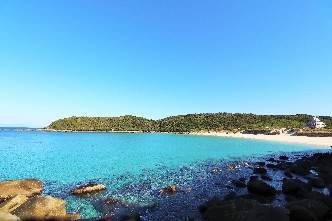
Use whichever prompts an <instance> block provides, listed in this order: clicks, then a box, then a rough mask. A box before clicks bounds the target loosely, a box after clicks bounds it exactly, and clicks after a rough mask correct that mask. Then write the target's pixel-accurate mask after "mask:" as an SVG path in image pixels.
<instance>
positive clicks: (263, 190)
mask: <svg viewBox="0 0 332 221" xmlns="http://www.w3.org/2000/svg"><path fill="white" fill-rule="evenodd" d="M247 188H248V191H249V192H250V193H254V194H259V195H262V196H274V195H275V194H276V192H277V191H276V189H275V188H274V187H272V186H270V185H269V184H267V183H265V182H264V181H262V180H259V179H252V178H250V180H249V182H248V183H247Z"/></svg>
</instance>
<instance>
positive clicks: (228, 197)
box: [224, 191, 237, 200]
mask: <svg viewBox="0 0 332 221" xmlns="http://www.w3.org/2000/svg"><path fill="white" fill-rule="evenodd" d="M236 197H237V194H236V192H234V191H231V192H230V193H228V194H226V196H225V197H224V200H231V199H235V198H236Z"/></svg>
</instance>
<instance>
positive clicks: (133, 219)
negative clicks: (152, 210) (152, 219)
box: [120, 214, 142, 221]
mask: <svg viewBox="0 0 332 221" xmlns="http://www.w3.org/2000/svg"><path fill="white" fill-rule="evenodd" d="M141 220H142V219H141V217H140V215H139V214H128V215H123V216H121V218H120V221H141Z"/></svg>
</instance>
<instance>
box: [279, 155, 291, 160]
mask: <svg viewBox="0 0 332 221" xmlns="http://www.w3.org/2000/svg"><path fill="white" fill-rule="evenodd" d="M279 159H280V160H288V159H289V158H288V157H287V156H285V155H283V156H280V157H279Z"/></svg>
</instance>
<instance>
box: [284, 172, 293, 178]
mask: <svg viewBox="0 0 332 221" xmlns="http://www.w3.org/2000/svg"><path fill="white" fill-rule="evenodd" d="M284 174H285V176H286V177H288V178H293V175H292V174H291V172H289V171H285V172H284Z"/></svg>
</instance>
